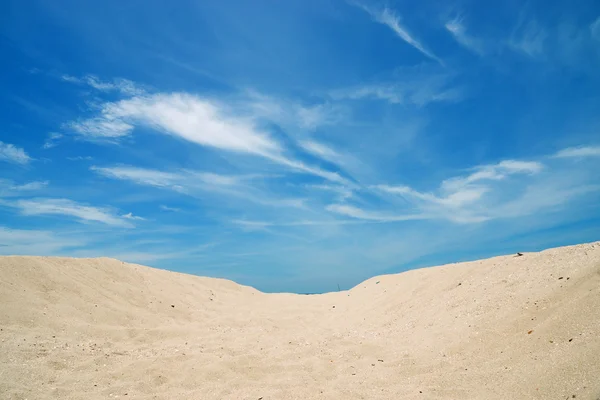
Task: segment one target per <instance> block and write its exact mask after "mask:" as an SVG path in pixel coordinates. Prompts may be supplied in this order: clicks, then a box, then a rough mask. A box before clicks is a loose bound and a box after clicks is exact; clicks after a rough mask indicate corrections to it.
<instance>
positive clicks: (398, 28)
mask: <svg viewBox="0 0 600 400" xmlns="http://www.w3.org/2000/svg"><path fill="white" fill-rule="evenodd" d="M356 5H357V6H358V7H360V8H362V9H363V10H365V11H366V12H367V13H369V14H370V15H371V17H372V18H373V20H374V21H376V22H378V23H380V24H383V25H385V26H387V27H388V28H390V29H391V30H392V31H394V33H396V35H398V37H399V38H400V39H402V40H404V41H405V42H406V43H408V44H409V45H411V46H412V47H414V48H415V49H417V50H418V51H419V52H421V54H423V55H425V56H426V57H428V58H430V59H432V60H435V61H437V62H438V63H440V64H442V65H443V64H444V63H443V62H442V60H441V59H440V58H438V57H437V56H436V55H435V54H433V52H432V51H430V50H428V49H426V48H425V46H424V45H423V44H422V43H421V42H419V41H418V40H417V39H415V38H414V37H413V36H412V35H411V34H410V33H409V32H408V29H407V28H406V27H405V26H404V25H402V22H401V21H400V17H399V16H398V15H397V14H396V13H395V12H394V11H393V10H392V9H390V8H388V7H384V8H383V9H381V10H375V9H372V8H370V7H367V6H365V5H362V4H356Z"/></svg>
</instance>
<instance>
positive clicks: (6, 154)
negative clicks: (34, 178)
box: [0, 141, 32, 165]
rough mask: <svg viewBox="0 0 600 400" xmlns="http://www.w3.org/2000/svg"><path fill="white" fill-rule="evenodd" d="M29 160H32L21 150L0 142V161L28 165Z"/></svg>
mask: <svg viewBox="0 0 600 400" xmlns="http://www.w3.org/2000/svg"><path fill="white" fill-rule="evenodd" d="M31 160H32V158H31V157H30V156H29V154H27V152H25V150H24V149H23V148H21V147H17V146H15V145H14V144H11V143H4V142H2V141H0V161H6V162H9V163H13V164H20V165H25V164H29V163H30V162H31Z"/></svg>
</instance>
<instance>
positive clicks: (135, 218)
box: [121, 212, 146, 221]
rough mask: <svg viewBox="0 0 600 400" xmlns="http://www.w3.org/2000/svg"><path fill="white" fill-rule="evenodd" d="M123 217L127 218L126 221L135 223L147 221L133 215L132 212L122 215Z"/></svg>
mask: <svg viewBox="0 0 600 400" xmlns="http://www.w3.org/2000/svg"><path fill="white" fill-rule="evenodd" d="M121 217H122V218H125V219H131V220H134V221H145V220H146V218H142V217H139V216H137V215H133V213H131V212H130V213H127V214H123V215H121Z"/></svg>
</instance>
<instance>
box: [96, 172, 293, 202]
mask: <svg viewBox="0 0 600 400" xmlns="http://www.w3.org/2000/svg"><path fill="white" fill-rule="evenodd" d="M90 169H91V170H92V171H94V172H96V173H97V174H99V175H103V176H105V177H108V178H112V179H119V180H124V181H130V182H133V183H136V184H138V185H144V186H153V187H157V188H161V189H168V190H172V191H175V192H179V193H183V194H186V195H188V196H192V197H197V198H198V197H201V198H204V197H205V196H206V193H211V194H220V195H226V196H233V197H237V198H239V199H243V200H245V201H250V202H253V203H255V204H260V205H263V206H277V207H292V208H302V207H304V201H303V199H300V198H288V197H283V196H280V195H277V194H275V193H271V192H265V191H263V190H260V189H258V188H256V187H255V186H254V185H252V181H254V180H261V179H266V178H267V177H264V176H261V175H252V174H251V175H220V174H215V173H211V172H199V171H190V170H179V171H173V172H166V171H159V170H154V169H147V168H139V167H130V166H115V167H97V166H92V167H91V168H90Z"/></svg>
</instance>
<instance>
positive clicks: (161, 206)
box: [160, 204, 181, 212]
mask: <svg viewBox="0 0 600 400" xmlns="http://www.w3.org/2000/svg"><path fill="white" fill-rule="evenodd" d="M160 209H161V210H163V211H168V212H180V211H181V208H177V207H169V206H165V205H162V204H161V205H160Z"/></svg>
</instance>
